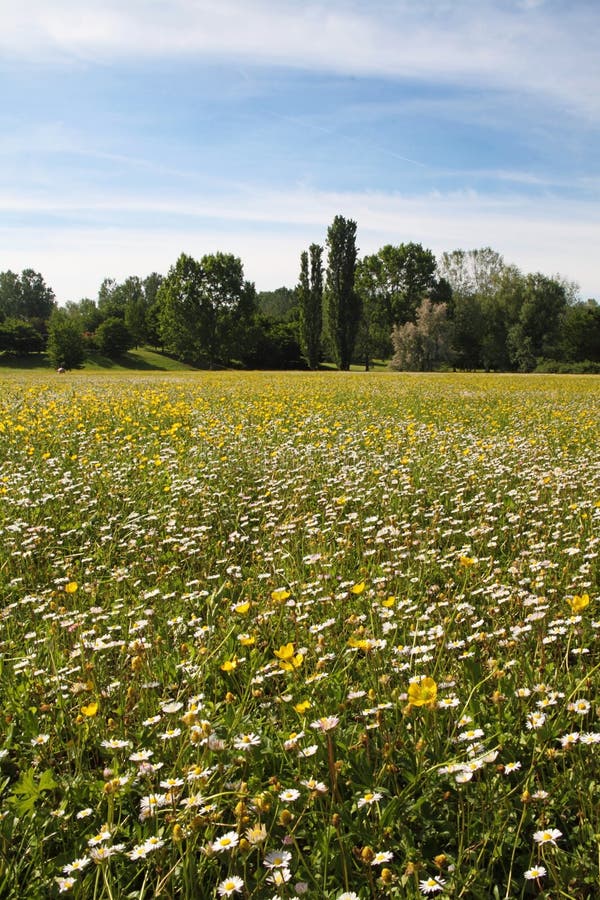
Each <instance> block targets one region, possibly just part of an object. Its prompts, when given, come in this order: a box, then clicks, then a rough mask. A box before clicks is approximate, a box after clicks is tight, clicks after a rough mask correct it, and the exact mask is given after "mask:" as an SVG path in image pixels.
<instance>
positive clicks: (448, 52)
mask: <svg viewBox="0 0 600 900" xmlns="http://www.w3.org/2000/svg"><path fill="white" fill-rule="evenodd" d="M4 6H5V7H6V8H5V9H4V10H3V28H2V32H1V34H0V51H1V52H2V53H3V55H4V56H5V57H11V56H12V57H13V58H15V57H28V58H30V59H40V58H42V59H45V60H54V61H63V62H64V61H68V60H71V61H75V60H78V61H80V62H81V63H85V64H90V62H91V63H93V62H94V61H96V62H100V63H104V62H107V61H109V60H111V59H114V58H116V57H118V58H120V59H136V58H137V59H139V58H156V57H160V58H168V57H171V58H172V57H179V58H181V56H185V57H188V58H198V57H201V58H202V59H204V60H207V61H208V60H213V61H214V60H228V61H238V62H243V63H249V64H255V65H261V66H286V67H289V66H293V67H297V68H301V69H310V70H314V69H318V70H321V71H328V72H338V73H344V74H355V75H362V76H364V75H367V76H368V75H371V76H383V77H388V78H402V79H411V80H421V81H431V80H438V79H439V78H443V79H446V80H449V81H452V82H454V83H457V84H469V85H472V86H479V87H486V88H487V89H490V88H492V89H495V90H508V91H511V92H518V93H521V94H524V93H532V94H534V95H536V96H538V97H539V98H543V99H544V100H545V101H546V102H549V103H551V104H557V105H558V106H560V107H562V108H565V109H569V110H571V111H572V110H577V111H578V112H579V114H580V115H583V116H585V117H587V118H589V119H590V120H591V121H594V122H598V121H600V95H599V94H598V91H597V85H598V83H599V82H600V57H599V54H598V53H597V36H598V28H599V25H600V10H599V8H598V7H597V5H596V4H594V3H588V2H585V0H574V2H571V3H570V4H569V6H568V10H564V9H561V6H560V5H559V6H558V8H555V4H549V5H548V6H546V5H544V4H534V5H532V4H531V3H529V4H525V5H524V4H522V3H517V2H513V3H511V2H507V3H502V4H499V3H494V2H490V0H487V2H486V0H460V2H455V3H452V4H450V3H444V2H439V0H436V2H434V0H423V2H420V3H418V4H415V3H414V2H408V0H399V2H395V3H388V2H376V0H375V2H373V3H370V4H363V3H349V2H342V0H337V2H335V0H332V2H331V3H328V4H325V3H322V2H317V0H308V2H305V3H301V4H299V3H297V2H295V0H294V2H292V0H278V2H274V0H219V2H218V3H217V2H213V0H155V2H153V3H152V4H149V3H148V2H147V0H128V3H127V4H123V3H121V2H117V0H89V2H87V3H85V4H82V3H80V2H75V0H54V2H52V3H51V4H48V3H47V0H29V2H24V3H22V4H19V5H16V4H12V3H9V2H6V0H5V2H4Z"/></svg>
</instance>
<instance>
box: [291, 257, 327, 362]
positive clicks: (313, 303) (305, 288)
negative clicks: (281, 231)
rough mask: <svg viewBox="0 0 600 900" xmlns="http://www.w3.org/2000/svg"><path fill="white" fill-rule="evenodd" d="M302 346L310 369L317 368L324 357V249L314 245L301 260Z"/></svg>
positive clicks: (299, 295)
mask: <svg viewBox="0 0 600 900" xmlns="http://www.w3.org/2000/svg"><path fill="white" fill-rule="evenodd" d="M297 295H298V305H299V307H300V320H299V326H300V346H301V347H302V353H303V355H304V358H305V359H306V362H307V363H308V367H309V369H316V368H317V366H318V365H319V359H320V356H321V332H322V330H323V248H322V247H321V246H320V245H319V244H311V245H310V247H309V249H308V253H307V252H306V251H304V253H302V255H301V257H300V283H299V285H298V288H297Z"/></svg>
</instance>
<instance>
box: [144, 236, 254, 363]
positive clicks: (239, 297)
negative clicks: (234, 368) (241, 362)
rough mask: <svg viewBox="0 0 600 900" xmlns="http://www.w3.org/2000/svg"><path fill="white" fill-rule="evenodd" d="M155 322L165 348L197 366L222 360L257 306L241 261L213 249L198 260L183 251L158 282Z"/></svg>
mask: <svg viewBox="0 0 600 900" xmlns="http://www.w3.org/2000/svg"><path fill="white" fill-rule="evenodd" d="M157 302H158V303H159V327H160V334H161V337H162V339H163V341H164V345H165V347H167V348H168V349H170V350H172V351H173V353H175V354H176V355H177V356H178V357H179V358H180V359H186V360H189V361H190V362H192V363H194V364H197V365H202V364H205V365H208V366H210V367H211V368H212V367H213V366H214V365H216V364H227V363H228V362H229V361H230V360H231V359H232V358H233V356H234V354H235V353H236V352H237V351H239V346H240V340H239V339H240V336H241V335H242V334H243V330H244V328H246V327H247V326H248V323H249V322H250V321H251V319H252V316H253V314H254V311H255V307H256V292H255V290H254V285H253V284H251V283H250V282H248V281H245V280H244V276H243V267H242V263H241V260H239V259H238V258H237V257H235V256H233V255H231V254H225V253H216V254H214V255H208V256H204V257H203V258H202V259H201V260H200V261H198V260H195V259H193V258H192V257H191V256H187V255H186V254H185V253H182V254H181V256H180V257H179V259H178V260H177V262H176V264H175V265H174V266H172V267H171V269H170V270H169V274H168V275H167V277H166V278H165V280H164V282H163V283H162V285H161V287H160V289H159V292H158V296H157Z"/></svg>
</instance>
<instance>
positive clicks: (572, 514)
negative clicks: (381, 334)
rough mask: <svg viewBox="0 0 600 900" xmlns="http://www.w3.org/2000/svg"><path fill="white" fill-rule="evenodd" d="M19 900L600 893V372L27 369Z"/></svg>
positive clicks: (10, 791) (8, 680) (15, 397)
mask: <svg viewBox="0 0 600 900" xmlns="http://www.w3.org/2000/svg"><path fill="white" fill-rule="evenodd" d="M0 382H1V383H0V387H1V391H0V448H1V450H0V535H1V544H0V552H1V556H0V591H1V605H0V691H1V693H0V696H1V698H2V706H1V710H0V714H1V717H2V719H1V721H2V733H1V735H0V790H1V794H0V896H1V897H15V898H16V897H27V898H29V897H32V898H37V897H40V898H45V897H55V896H59V895H61V894H66V895H70V896H73V897H76V898H93V900H99V898H112V900H117V898H119V900H120V898H153V897H163V898H177V897H181V898H209V897H230V896H231V897H243V898H250V897H252V898H257V900H258V898H268V900H270V898H291V897H296V896H302V895H304V896H307V897H310V898H332V900H352V898H354V900H356V898H369V897H378V898H417V897H422V896H428V895H432V896H435V897H447V898H450V897H452V898H458V897H463V898H482V900H483V898H485V900H489V898H496V900H502V898H504V900H509V898H521V897H535V896H537V897H547V898H550V897H552V898H553V900H556V898H570V900H582V898H593V897H597V896H598V890H599V883H600V843H599V841H600V727H599V723H598V713H599V709H598V705H599V701H598V695H597V688H598V681H599V679H598V671H599V667H600V659H599V653H598V649H599V643H598V635H599V632H600V609H599V606H598V552H599V549H600V547H599V544H600V532H599V524H600V452H599V451H600V441H599V428H598V424H599V422H600V415H599V412H600V403H599V399H600V380H599V379H596V378H594V377H589V378H577V377H568V376H567V377H564V376H563V377H560V376H539V377H538V376H532V377H526V376H492V375H489V376H482V375H468V376H467V375H458V374H448V375H432V376H407V375H395V374H392V373H382V374H373V373H370V374H358V373H357V374H349V373H327V374H297V373H296V374H294V373H288V374H277V375H271V374H266V373H262V374H256V375H254V374H242V373H221V374H210V373H200V374H198V373H193V374H187V373H186V374H178V373H177V374H176V373H171V374H169V375H161V376H153V375H146V376H143V375H140V374H137V375H134V374H114V375H100V374H99V375H92V374H90V373H79V374H78V373H72V374H70V375H68V376H66V377H58V376H55V375H49V374H47V375H45V376H42V375H37V376H36V375H34V374H29V375H28V374H27V373H13V374H12V375H11V374H9V373H5V372H3V373H2V375H0Z"/></svg>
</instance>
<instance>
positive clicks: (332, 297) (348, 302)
mask: <svg viewBox="0 0 600 900" xmlns="http://www.w3.org/2000/svg"><path fill="white" fill-rule="evenodd" d="M327 247H328V255H327V280H326V287H325V292H324V300H325V304H324V308H325V327H326V332H327V336H328V338H329V342H330V346H331V351H332V354H333V358H334V361H335V363H336V365H337V366H338V368H339V369H342V370H348V369H349V368H350V362H351V360H352V355H353V352H354V343H355V341H356V335H357V332H358V326H359V322H360V313H361V301H360V295H359V294H358V292H357V291H356V290H355V287H354V278H355V272H356V257H357V248H356V222H354V221H353V220H352V219H345V218H344V217H343V216H336V217H335V219H334V220H333V223H332V224H331V225H330V226H329V229H328V231H327Z"/></svg>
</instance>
